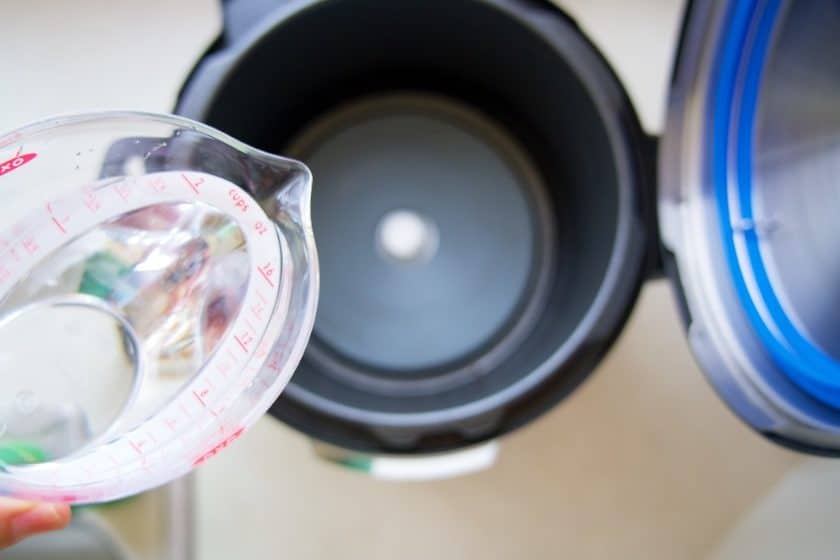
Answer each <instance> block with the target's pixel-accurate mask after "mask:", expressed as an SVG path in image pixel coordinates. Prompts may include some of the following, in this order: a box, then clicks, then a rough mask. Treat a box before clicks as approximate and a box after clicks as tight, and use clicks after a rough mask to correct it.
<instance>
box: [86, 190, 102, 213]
mask: <svg viewBox="0 0 840 560" xmlns="http://www.w3.org/2000/svg"><path fill="white" fill-rule="evenodd" d="M82 204H84V205H85V206H86V207H87V209H88V210H90V211H91V212H94V213H95V212H96V211H97V210H99V209H100V208H102V204H100V202H99V200H97V198H96V195H95V194H94V193H93V192H92V191H88V192H86V193H85V195H84V197H83V198H82Z"/></svg>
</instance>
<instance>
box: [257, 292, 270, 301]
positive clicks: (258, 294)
mask: <svg viewBox="0 0 840 560" xmlns="http://www.w3.org/2000/svg"><path fill="white" fill-rule="evenodd" d="M257 297H258V298H260V301H261V302H263V303H268V300H267V299H266V297H265V296H264V295H263V294H262V292H261V291H259V290H257Z"/></svg>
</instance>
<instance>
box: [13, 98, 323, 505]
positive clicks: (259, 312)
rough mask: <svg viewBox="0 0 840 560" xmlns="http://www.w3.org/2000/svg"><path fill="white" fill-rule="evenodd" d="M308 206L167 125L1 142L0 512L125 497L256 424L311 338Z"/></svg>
mask: <svg viewBox="0 0 840 560" xmlns="http://www.w3.org/2000/svg"><path fill="white" fill-rule="evenodd" d="M310 188H311V175H310V173H309V170H308V169H307V168H306V167H305V166H304V165H303V164H301V163H299V162H296V161H293V160H289V159H285V158H281V157H277V156H273V155H270V154H266V153H264V152H261V151H258V150H255V149H253V148H250V147H249V146H246V145H244V144H242V143H240V142H238V141H236V140H234V139H233V138H230V137H228V136H226V135H224V134H222V133H220V132H218V131H216V130H214V129H212V128H209V127H207V126H204V125H202V124H200V123H196V122H193V121H190V120H188V119H184V118H180V117H174V116H169V115H155V114H147V113H129V112H104V113H93V114H83V115H74V116H67V117H59V118H54V119H50V120H45V121H41V122H38V123H35V124H32V125H30V126H27V127H25V128H22V129H19V130H17V131H14V132H11V133H9V134H6V135H3V136H0V193H2V196H3V204H2V205H0V494H5V495H13V496H18V497H25V498H30V499H42V500H51V501H64V502H70V503H85V502H97V501H107V500H112V499H116V498H119V497H122V496H126V495H130V494H134V493H137V492H140V491H142V490H145V489H148V488H151V487H153V486H156V485H159V484H162V483H165V482H167V481H169V480H172V479H173V478H175V477H177V476H179V475H181V474H183V473H185V472H187V471H189V470H190V469H191V468H193V467H195V466H196V465H199V464H201V463H203V462H204V461H206V460H207V459H208V458H210V457H212V456H213V455H215V454H216V453H218V452H219V451H220V450H222V449H224V448H225V447H227V446H228V445H229V444H230V443H231V442H232V441H233V440H234V439H236V438H237V437H238V436H239V435H240V434H241V433H242V432H243V430H245V429H246V428H247V427H248V426H249V425H250V424H252V423H253V422H254V421H255V420H256V419H257V418H258V417H259V416H260V415H261V414H262V413H263V412H265V410H266V409H267V408H268V407H269V406H270V405H271V403H272V402H273V401H274V400H275V399H276V398H277V396H278V395H279V393H280V392H281V391H282V389H283V388H284V387H285V385H286V383H287V382H288V380H289V378H290V377H291V375H292V373H293V371H294V369H295V368H296V366H297V364H298V362H299V361H300V358H301V356H302V354H303V350H304V347H305V345H306V342H307V340H308V338H309V335H310V333H311V330H312V325H313V321H314V315H315V308H316V305H317V293H318V264H317V256H316V252H315V245H314V240H313V236H312V228H311V223H310V218H309V195H310Z"/></svg>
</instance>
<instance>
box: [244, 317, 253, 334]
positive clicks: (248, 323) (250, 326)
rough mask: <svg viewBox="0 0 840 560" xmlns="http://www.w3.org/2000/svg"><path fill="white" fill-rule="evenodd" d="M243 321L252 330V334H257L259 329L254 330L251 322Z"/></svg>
mask: <svg viewBox="0 0 840 560" xmlns="http://www.w3.org/2000/svg"><path fill="white" fill-rule="evenodd" d="M242 320H243V321H245V324H246V325H247V326H248V328H249V329H251V332H257V329H255V328H254V325H252V324H251V321H249V320H248V319H245V318H243V319H242Z"/></svg>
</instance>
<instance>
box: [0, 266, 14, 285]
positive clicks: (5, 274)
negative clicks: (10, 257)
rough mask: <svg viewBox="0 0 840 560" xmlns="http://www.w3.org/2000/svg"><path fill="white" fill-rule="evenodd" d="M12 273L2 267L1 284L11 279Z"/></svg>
mask: <svg viewBox="0 0 840 560" xmlns="http://www.w3.org/2000/svg"><path fill="white" fill-rule="evenodd" d="M11 275H12V273H11V272H10V271H9V269H8V268H6V267H5V266H2V265H0V282H5V281H6V280H8V279H9V276H11Z"/></svg>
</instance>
